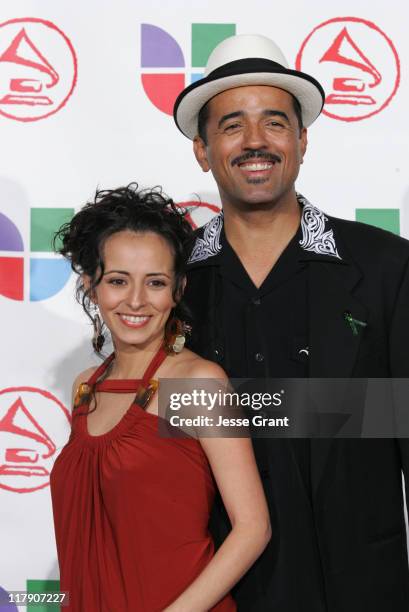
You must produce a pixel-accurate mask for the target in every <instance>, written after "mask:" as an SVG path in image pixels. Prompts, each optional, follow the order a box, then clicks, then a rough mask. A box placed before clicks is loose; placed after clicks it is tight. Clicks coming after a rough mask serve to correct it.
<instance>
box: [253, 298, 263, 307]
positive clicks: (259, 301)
mask: <svg viewBox="0 0 409 612" xmlns="http://www.w3.org/2000/svg"><path fill="white" fill-rule="evenodd" d="M251 301H252V302H253V304H254V305H255V306H260V304H261V300H260V298H253V299H252V300H251Z"/></svg>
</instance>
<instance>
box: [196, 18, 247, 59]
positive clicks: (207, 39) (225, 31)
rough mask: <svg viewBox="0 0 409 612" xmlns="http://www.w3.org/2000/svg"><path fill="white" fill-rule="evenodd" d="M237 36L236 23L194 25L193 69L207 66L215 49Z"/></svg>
mask: <svg viewBox="0 0 409 612" xmlns="http://www.w3.org/2000/svg"><path fill="white" fill-rule="evenodd" d="M235 34H236V24H235V23H192V67H194V68H202V67H203V66H206V64H207V60H208V59H209V55H210V54H211V52H212V51H213V49H214V48H215V47H217V45H218V44H219V43H221V42H222V40H224V39H225V38H228V37H229V36H234V35H235Z"/></svg>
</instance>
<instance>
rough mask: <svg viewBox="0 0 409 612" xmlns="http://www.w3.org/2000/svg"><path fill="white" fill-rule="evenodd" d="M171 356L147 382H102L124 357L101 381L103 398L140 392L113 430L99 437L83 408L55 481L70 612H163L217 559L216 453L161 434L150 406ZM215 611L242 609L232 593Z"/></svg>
mask: <svg viewBox="0 0 409 612" xmlns="http://www.w3.org/2000/svg"><path fill="white" fill-rule="evenodd" d="M165 356H166V353H165V352H164V350H163V349H160V351H159V353H157V354H156V355H155V357H154V359H153V360H152V362H151V363H150V365H149V366H148V368H147V370H146V372H145V374H144V377H143V379H142V380H138V381H136V380H132V381H129V380H123V381H120V380H105V381H102V382H99V383H98V382H97V381H98V379H99V378H100V377H101V375H102V374H103V373H104V371H105V370H106V368H107V366H108V365H109V363H110V362H111V361H112V359H113V358H114V355H111V356H110V357H108V359H107V360H106V361H105V362H104V363H103V364H102V365H101V366H100V367H99V368H98V369H97V370H96V372H95V373H94V374H93V375H92V376H91V378H90V379H89V381H88V385H89V387H90V388H94V390H95V391H97V392H100V391H101V392H103V391H109V392H111V393H112V392H114V391H118V392H123V393H125V392H126V393H130V392H136V394H137V395H136V398H135V400H134V401H133V402H132V404H131V406H130V407H129V409H128V410H127V412H126V413H125V414H124V416H123V417H122V418H121V420H120V421H119V422H118V423H117V424H116V425H115V426H114V427H113V428H112V429H111V430H110V431H108V432H107V433H105V434H101V435H97V436H93V435H90V434H89V432H88V427H87V416H86V414H85V412H86V411H87V410H88V406H87V404H82V405H81V406H80V408H74V410H73V421H72V430H71V435H70V438H69V440H68V443H67V444H66V446H64V448H63V449H62V451H61V453H60V455H59V456H58V457H57V459H56V461H55V464H54V467H53V470H52V473H51V479H50V484H51V496H52V504H53V512H54V525H55V535H56V542H57V551H58V561H59V566H60V589H61V591H68V592H69V601H70V603H69V606H68V607H66V608H64V610H66V611H67V612H68V611H72V612H160V611H161V610H163V609H164V608H165V607H166V606H167V605H169V604H170V603H172V601H174V600H175V599H176V598H177V597H178V595H180V594H181V593H182V592H183V591H184V590H185V589H186V588H187V587H188V585H189V584H191V582H192V581H193V580H194V579H195V578H196V577H197V576H198V575H199V574H200V572H201V571H202V570H203V569H204V568H205V566H206V565H207V564H208V563H209V561H210V560H211V558H212V556H213V541H212V539H211V536H210V534H209V531H208V521H209V513H210V510H211V507H212V504H213V498H214V494H215V486H214V482H213V478H212V474H211V471H210V467H209V464H208V461H207V458H206V455H205V454H204V452H203V449H202V447H201V445H200V443H199V442H198V441H197V440H194V439H192V438H165V437H160V436H159V434H158V419H159V418H160V417H158V416H156V415H154V414H152V413H149V412H146V411H145V410H144V408H142V407H141V404H143V395H144V394H143V393H142V394H141V388H142V390H144V389H146V387H147V386H148V385H149V381H150V379H151V377H152V376H153V374H154V373H155V371H156V369H157V368H158V367H159V365H160V363H161V362H162V361H163V359H164V358H165ZM154 382H155V381H154ZM141 397H142V401H141ZM137 402H138V403H137ZM145 402H146V397H145ZM83 408H85V410H83ZM212 610H213V611H215V612H216V611H217V612H234V611H235V610H236V605H235V603H234V602H233V599H232V598H231V596H230V595H227V596H226V597H224V598H223V599H222V600H221V601H220V602H219V603H218V604H217V605H216V606H214V607H213V608H212Z"/></svg>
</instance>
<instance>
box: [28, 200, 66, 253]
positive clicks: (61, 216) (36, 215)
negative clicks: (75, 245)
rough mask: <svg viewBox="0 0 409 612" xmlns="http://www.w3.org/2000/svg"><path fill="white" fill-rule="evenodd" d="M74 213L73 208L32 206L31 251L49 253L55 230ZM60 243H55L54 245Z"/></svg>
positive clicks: (51, 249)
mask: <svg viewBox="0 0 409 612" xmlns="http://www.w3.org/2000/svg"><path fill="white" fill-rule="evenodd" d="M73 215H74V209H73V208H32V209H31V232H30V249H31V251H32V252H34V253H36V252H41V253H44V252H46V253H51V252H52V251H53V246H52V241H53V237H54V234H55V232H56V231H57V230H58V229H59V228H60V227H61V225H63V223H66V222H67V221H70V220H71V218H72V216H73ZM59 246H60V245H59V244H58V243H57V245H56V247H57V248H58V247H59Z"/></svg>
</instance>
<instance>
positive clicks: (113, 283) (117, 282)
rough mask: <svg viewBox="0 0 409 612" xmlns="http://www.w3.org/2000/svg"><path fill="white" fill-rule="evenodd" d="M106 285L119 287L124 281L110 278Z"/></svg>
mask: <svg viewBox="0 0 409 612" xmlns="http://www.w3.org/2000/svg"><path fill="white" fill-rule="evenodd" d="M108 283H109V284H110V285H116V286H121V285H124V284H125V281H124V279H123V278H110V279H109V281H108Z"/></svg>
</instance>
